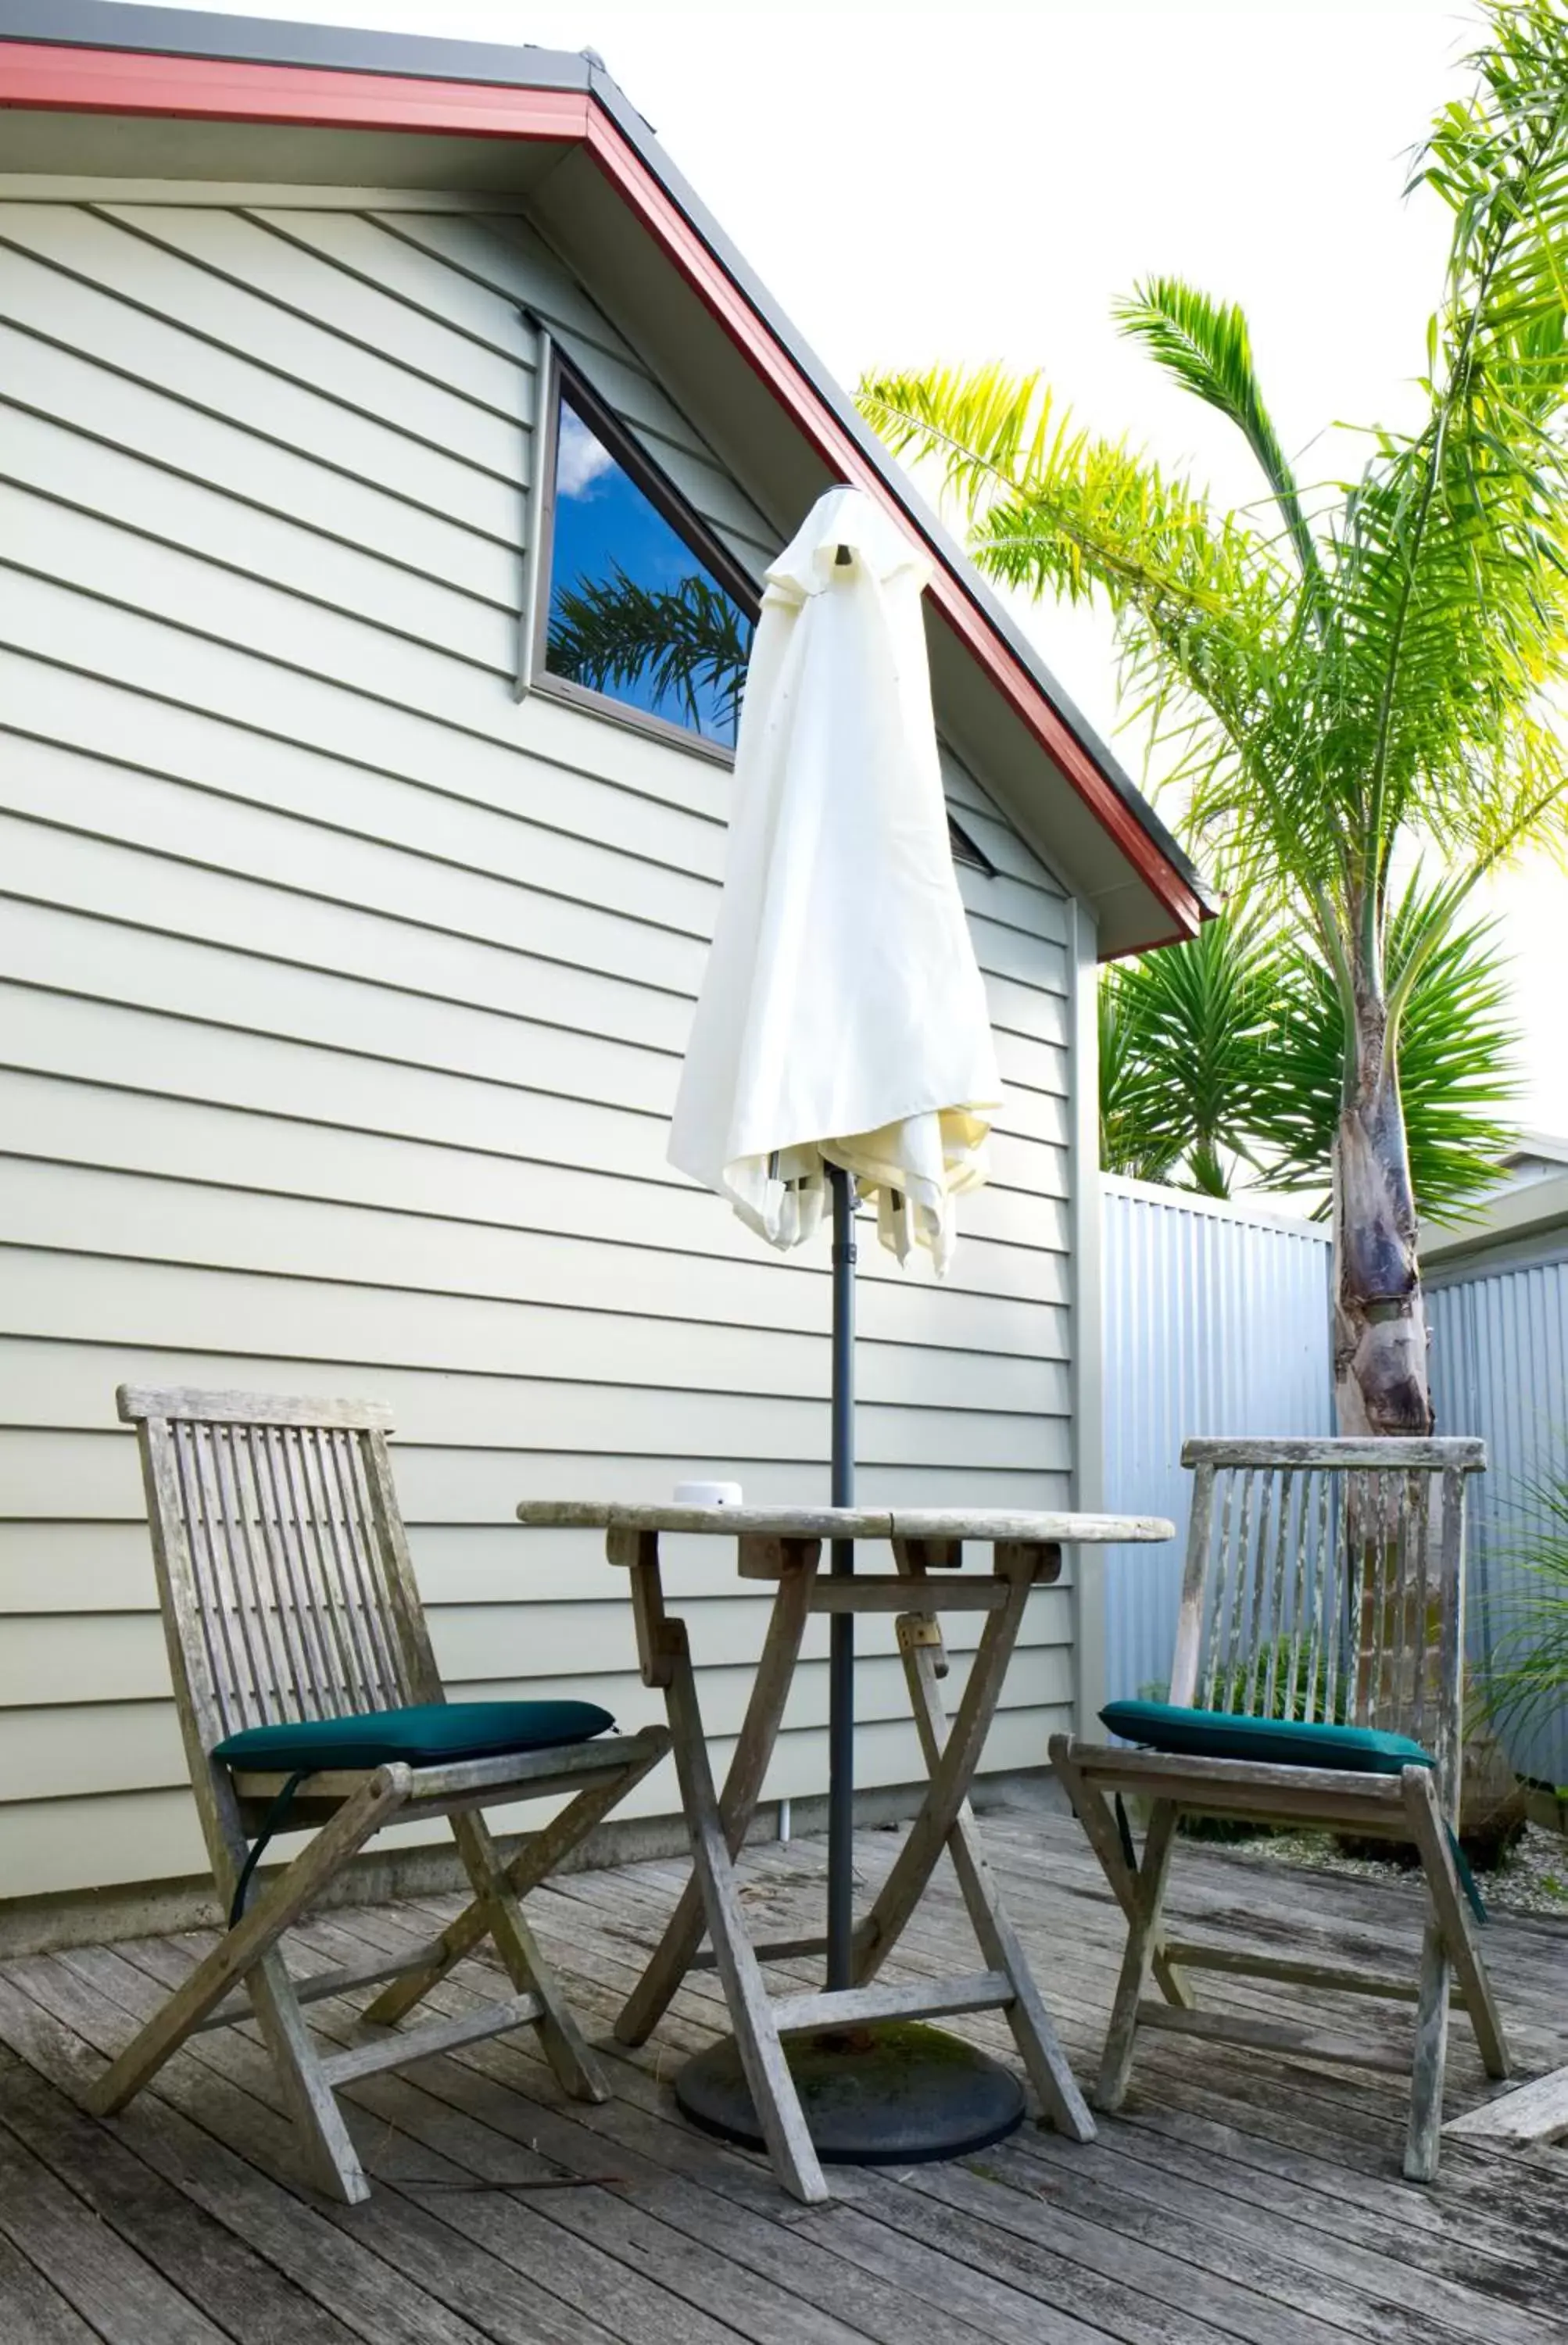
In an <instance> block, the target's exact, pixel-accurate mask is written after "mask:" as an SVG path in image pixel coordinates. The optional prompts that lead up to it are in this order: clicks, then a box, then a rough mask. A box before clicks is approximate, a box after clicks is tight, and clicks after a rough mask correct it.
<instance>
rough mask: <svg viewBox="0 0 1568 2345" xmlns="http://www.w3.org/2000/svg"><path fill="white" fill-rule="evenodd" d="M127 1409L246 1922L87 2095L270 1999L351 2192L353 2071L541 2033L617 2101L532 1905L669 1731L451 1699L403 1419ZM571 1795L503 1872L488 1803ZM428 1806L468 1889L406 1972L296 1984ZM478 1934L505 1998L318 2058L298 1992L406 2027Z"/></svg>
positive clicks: (253, 1401) (207, 1818) (163, 1587)
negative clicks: (317, 1932) (356, 1865)
mask: <svg viewBox="0 0 1568 2345" xmlns="http://www.w3.org/2000/svg"><path fill="white" fill-rule="evenodd" d="M117 1399H118V1402H119V1413H120V1416H121V1417H122V1419H123V1420H125V1421H126V1422H127V1423H130V1424H134V1425H135V1426H137V1435H138V1439H139V1445H140V1449H141V1460H142V1473H143V1478H144V1480H145V1483H146V1487H147V1500H148V1525H149V1528H150V1530H151V1534H152V1545H153V1556H154V1560H155V1563H156V1566H157V1570H158V1597H159V1600H160V1602H161V1604H162V1608H163V1618H164V1628H165V1632H166V1635H167V1638H168V1657H169V1666H170V1670H171V1671H172V1674H173V1678H174V1690H175V1700H176V1702H177V1704H178V1711H179V1719H180V1725H181V1729H182V1731H183V1732H184V1736H185V1747H186V1755H187V1758H188V1761H189V1765H190V1780H191V1783H192V1786H193V1788H194V1790H195V1793H196V1802H197V1807H198V1809H199V1813H200V1817H201V1824H202V1829H203V1831H204V1832H205V1833H206V1836H207V1845H208V1850H209V1854H210V1856H211V1860H212V1869H213V1873H214V1876H215V1878H216V1880H217V1883H218V1886H219V1892H220V1893H221V1894H222V1896H223V1898H224V1900H225V1902H226V1903H229V1929H228V1931H227V1933H226V1934H225V1935H224V1937H223V1938H222V1939H221V1940H220V1941H219V1944H218V1945H217V1946H216V1947H214V1949H213V1951H212V1952H211V1953H210V1954H209V1955H208V1956H207V1957H206V1959H205V1960H204V1961H203V1962H202V1963H200V1964H199V1965H198V1967H197V1968H196V1969H195V1970H194V1971H193V1972H192V1973H191V1974H190V1976H189V1978H188V1979H187V1981H186V1982H185V1984H184V1985H183V1986H181V1987H180V1988H179V1989H178V1992H177V1993H176V1994H174V1995H171V1996H170V1998H169V2000H168V2003H167V2004H165V2005H164V2006H163V2008H162V2009H161V2010H160V2011H159V2012H158V2014H157V2015H155V2016H154V2017H153V2018H152V2019H151V2020H149V2021H148V2024H147V2025H146V2026H145V2027H144V2028H143V2029H142V2030H141V2032H140V2034H139V2035H137V2036H136V2038H135V2039H134V2041H133V2042H132V2043H130V2044H129V2045H128V2046H127V2047H126V2049H125V2050H124V2051H123V2052H122V2053H121V2054H120V2055H119V2057H118V2058H117V2060H116V2061H115V2062H114V2064H113V2066H111V2067H110V2068H109V2069H107V2072H106V2073H105V2075H104V2076H102V2077H101V2078H100V2079H99V2080H98V2083H97V2086H96V2088H95V2090H94V2092H93V2094H92V2096H91V2100H92V2106H93V2108H94V2109H95V2111H96V2112H97V2113H98V2114H99V2115H107V2114H108V2113H109V2112H110V2111H112V2110H116V2109H119V2108H122V2107H123V2106H125V2104H126V2103H127V2101H128V2100H129V2099H130V2098H131V2097H132V2096H133V2095H134V2094H135V2093H137V2092H138V2091H139V2090H140V2088H141V2087H142V2086H143V2085H145V2084H146V2083H147V2082H148V2078H149V2077H151V2076H153V2075H154V2074H155V2072H156V2071H157V2070H158V2067H160V2066H161V2065H162V2063H163V2062H164V2061H165V2060H167V2059H168V2056H169V2055H170V2053H171V2052H173V2051H175V2050H176V2049H177V2048H178V2046H179V2045H180V2044H181V2043H183V2042H184V2040H185V2039H186V2037H187V2036H188V2035H191V2034H193V2033H194V2032H195V2031H196V2030H198V2029H199V2028H204V2027H216V2026H221V2025H226V2024H227V2023H229V2022H230V2021H232V2020H235V2019H239V2018H242V2017H244V2016H246V2015H247V2013H248V2011H249V2012H253V2013H254V2015H255V2017H256V2019H257V2021H258V2023H259V2025H260V2028H261V2031H262V2034H263V2035H264V2036H265V2038H266V2041H267V2044H268V2046H269V2048H270V2052H271V2054H272V2056H273V2059H274V2060H275V2061H276V2062H277V2065H278V2070H279V2074H280V2077H281V2080H282V2083H283V2086H284V2088H285V2091H286V2093H287V2096H288V2099H289V2102H290V2107H291V2109H292V2111H293V2114H294V2116H295V2117H296V2119H297V2121H298V2123H299V2125H300V2130H301V2132H302V2134H303V2136H304V2139H305V2142H306V2145H307V2147H308V2151H309V2158H310V2164H311V2168H312V2170H313V2173H314V2176H315V2178H316V2179H317V2180H318V2181H319V2182H320V2184H321V2187H322V2188H325V2189H326V2190H328V2191H329V2192H330V2193H331V2195H333V2196H335V2197H338V2198H343V2199H346V2200H348V2201H349V2202H350V2203H353V2202H355V2201H358V2200H360V2199H362V2198H367V2197H368V2196H369V2191H370V2186H369V2183H368V2182H367V2180H366V2178H365V2175H364V2172H363V2169H362V2168H361V2165H360V2161H359V2158H358V2156H357V2155H356V2153H355V2150H354V2147H353V2144H352V2142H351V2140H350V2138H349V2134H348V2129H347V2127H346V2126H345V2125H344V2122H343V2117H342V2113H341V2110H340V2108H339V2106H338V2103H337V2099H336V2089H337V2087H338V2086H341V2085H343V2084H345V2083H347V2082H349V2081H350V2080H351V2079H352V2078H354V2077H358V2076H369V2075H372V2074H373V2073H374V2072H375V2071H376V2070H378V2069H381V2068H395V2067H402V2066H404V2065H405V2064H406V2063H408V2062H409V2061H411V2060H418V2059H421V2058H423V2056H425V2055H426V2054H428V2053H431V2052H438V2051H443V2050H449V2049H451V2048H452V2046H454V2045H458V2044H469V2043H473V2042H475V2041H477V2040H479V2039H480V2038H482V2037H484V2036H487V2035H499V2034H501V2033H502V2032H503V2031H504V2030H505V2029H508V2028H513V2027H521V2026H525V2025H531V2026H534V2027H536V2028H537V2029H538V2030H539V2033H540V2036H541V2038H542V2040H543V2043H544V2046H545V2052H546V2055H547V2056H548V2058H549V2060H550V2063H551V2065H552V2066H553V2067H554V2069H555V2073H556V2075H557V2076H559V2078H560V2080H561V2082H562V2084H563V2086H565V2089H566V2090H567V2091H568V2092H570V2093H572V2094H574V2095H575V2096H576V2097H578V2098H579V2099H582V2100H591V2101H602V2100H605V2099H607V2098H608V2092H609V2088H608V2086H606V2082H605V2079H604V2076H603V2074H602V2072H601V2070H600V2067H599V2065H598V2063H597V2061H596V2059H595V2057H594V2056H593V2055H592V2053H591V2052H590V2051H589V2050H588V2047H587V2046H586V2045H585V2043H584V2041H583V2037H582V2035H581V2033H580V2031H579V2029H578V2026H577V2023H576V2021H575V2019H574V2018H573V2016H572V2014H571V2012H570V2010H569V2008H568V2006H567V2005H566V2001H565V1996H564V1995H563V1994H562V1991H561V1987H560V1985H559V1983H558V1981H557V1980H556V1978H555V1975H554V1974H553V1972H552V1971H551V1969H550V1966H549V1964H547V1963H546V1962H545V1958H544V1956H543V1955H542V1954H541V1953H540V1951H539V1948H538V1946H537V1944H536V1943H535V1938H534V1935H533V1933H532V1932H531V1930H530V1929H529V1927H528V1924H527V1923H526V1922H525V1921H524V1917H523V1913H522V1909H521V1906H520V1904H519V1902H518V1901H519V1900H520V1899H521V1898H522V1897H523V1896H524V1894H525V1893H526V1892H527V1891H528V1890H529V1889H531V1888H532V1887H534V1886H535V1883H538V1882H540V1881H543V1880H544V1879H545V1876H546V1875H547V1874H548V1873H550V1872H552V1871H553V1870H554V1869H555V1867H556V1866H557V1865H558V1864H559V1863H560V1862H561V1860H562V1859H563V1858H564V1857H565V1855H566V1854H567V1853H569V1852H570V1850H572V1849H573V1848H574V1847H575V1845H576V1844H577V1843H578V1842H579V1841H580V1840H581V1839H582V1838H583V1836H584V1834H585V1833H586V1832H589V1831H591V1830H592V1828H593V1826H594V1825H595V1824H596V1823H598V1822H599V1821H600V1820H601V1818H603V1817H604V1816H606V1814H607V1813H608V1812H609V1811H610V1810H611V1809H612V1808H613V1807H614V1806H615V1805H616V1802H618V1801H619V1800H621V1799H622V1798H623V1797H624V1796H625V1794H626V1792H628V1791H630V1789H631V1788H632V1786H633V1784H635V1783H636V1782H638V1781H639V1780H640V1779H641V1778H642V1777H643V1776H644V1775H646V1774H647V1771H648V1770H649V1769H650V1768H651V1767H653V1766H654V1765H656V1764H657V1761H658V1760H659V1759H661V1758H662V1757H663V1755H664V1753H665V1751H667V1749H668V1747H669V1734H668V1731H667V1728H665V1727H663V1726H650V1727H646V1728H644V1729H643V1730H642V1731H640V1732H638V1733H636V1734H630V1735H626V1736H624V1737H616V1738H615V1739H613V1740H605V1741H598V1740H594V1739H591V1738H593V1737H596V1736H597V1735H598V1734H600V1733H601V1732H603V1731H604V1730H605V1729H606V1728H608V1727H610V1726H612V1725H613V1723H614V1721H612V1720H611V1719H610V1718H609V1716H608V1714H607V1712H606V1711H601V1710H598V1709H596V1707H595V1706H594V1705H592V1704H590V1703H586V1702H506V1703H496V1702H473V1703H470V1702H453V1703H448V1702H447V1701H446V1699H445V1696H444V1693H443V1689H442V1684H441V1680H440V1677H439V1675H438V1674H437V1670H436V1666H435V1659H434V1654H433V1650H432V1646H431V1640H430V1635H429V1631H428V1629H427V1628H426V1625H425V1619H424V1611H423V1607H422V1605H421V1603H420V1599H419V1591H418V1589H417V1588H416V1586H415V1584H414V1578H413V1571H412V1565H411V1563H410V1560H409V1553H408V1546H407V1542H406V1539H405V1538H404V1535H403V1527H402V1517H401V1516H400V1514H399V1511H398V1503H397V1497H396V1493H395V1491H394V1489H393V1487H392V1460H391V1457H390V1456H389V1453H388V1449H387V1437H386V1436H387V1432H388V1429H389V1427H390V1426H391V1423H392V1413H391V1411H390V1410H389V1409H387V1408H385V1407H382V1406H380V1405H379V1404H377V1403H375V1402H373V1401H364V1402H359V1401H315V1400H286V1399H273V1398H270V1397H268V1396H262V1395H256V1394H250V1393H202V1392H151V1391H139V1390H136V1389H133V1388H132V1387H130V1386H121V1387H120V1389H119V1392H118V1395H117ZM564 1792H570V1793H572V1794H574V1795H575V1796H574V1797H573V1798H572V1799H571V1800H570V1802H569V1804H568V1805H567V1806H566V1807H565V1809H564V1810H563V1811H562V1812H560V1813H559V1814H558V1815H557V1816H555V1818H554V1819H553V1820H552V1822H550V1823H549V1824H547V1825H546V1826H545V1830H544V1831H543V1832H539V1833H536V1834H535V1835H534V1836H533V1837H532V1838H531V1839H530V1840H529V1841H528V1842H527V1843H525V1844H524V1848H523V1850H522V1852H521V1853H519V1854H518V1855H517V1856H515V1857H514V1859H513V1861H512V1862H511V1863H510V1864H508V1865H506V1866H504V1867H503V1866H502V1864H501V1863H500V1860H499V1856H498V1853H497V1851H496V1848H495V1844H494V1841H493V1839H492V1838H491V1835H490V1832H489V1829H488V1827H487V1826H486V1824H485V1823H484V1821H483V1817H482V1814H481V1811H482V1810H483V1809H484V1808H487V1807H495V1806H499V1805H501V1804H503V1803H505V1802H514V1801H520V1800H528V1799H536V1798H544V1797H545V1796H548V1795H552V1794H560V1793H564ZM426 1816H447V1817H449V1818H450V1819H451V1822H452V1830H453V1838H454V1839H455V1841H456V1843H457V1846H458V1851H459V1853H460V1855H461V1857H462V1860H463V1869H464V1871H465V1872H466V1873H467V1875H468V1878H469V1881H470V1883H472V1884H473V1903H472V1904H471V1905H469V1906H468V1907H467V1908H466V1909H465V1910H464V1912H463V1914H462V1915H461V1916H460V1917H459V1919H458V1920H457V1921H455V1922H453V1924H452V1925H451V1926H450V1928H448V1929H447V1930H445V1931H443V1933H442V1934H441V1936H440V1937H438V1938H435V1939H433V1940H432V1941H430V1942H429V1944H426V1945H424V1946H423V1947H421V1948H420V1949H419V1950H418V1951H417V1952H415V1953H413V1954H405V1955H403V1956H402V1957H401V1958H400V1959H399V1960H397V1961H395V1962H392V1961H388V1962H386V1963H383V1964H379V1965H377V1964H371V1965H369V1966H367V1967H366V1968H364V1969H355V1970H349V1971H335V1972H328V1973H322V1974H314V1975H312V1976H311V1978H310V1979H309V1980H308V1981H304V1982H297V1981H295V1980H293V1979H291V1978H290V1974H289V1972H288V1970H287V1968H286V1967H285V1965H284V1962H283V1956H282V1952H281V1947H280V1941H281V1939H282V1937H283V1935H284V1933H285V1932H286V1931H288V1930H289V1929H290V1928H292V1927H293V1926H294V1925H295V1924H297V1923H299V1922H300V1920H301V1919H302V1918H303V1917H304V1915H305V1914H306V1913H307V1911H308V1910H309V1908H310V1907H311V1904H312V1903H315V1902H316V1901H317V1900H318V1899H319V1897H320V1895H321V1892H322V1891H323V1890H324V1889H325V1888H326V1886H327V1884H328V1883H330V1882H331V1879H332V1878H333V1876H334V1875H335V1874H336V1873H338V1872H340V1871H341V1868H342V1866H343V1865H344V1864H346V1863H348V1861H349V1859H350V1858H351V1856H353V1855H354V1854H355V1853H357V1852H358V1851H359V1850H360V1849H361V1848H363V1847H364V1845H365V1843H367V1842H368V1841H369V1840H370V1839H371V1837H372V1834H374V1833H375V1832H380V1831H381V1830H382V1826H383V1825H386V1824H389V1823H392V1822H399V1823H407V1822H413V1821H414V1820H416V1819H419V1818H423V1817H426ZM311 1824H315V1825H319V1826H320V1830H319V1831H318V1832H316V1833H315V1836H314V1838H313V1839H312V1840H311V1841H310V1842H309V1843H308V1844H307V1846H306V1848H305V1849H304V1852H303V1853H302V1854H300V1855H299V1856H297V1857H296V1858H295V1859H294V1861H293V1863H291V1864H290V1865H288V1866H287V1867H286V1868H285V1869H284V1871H283V1872H282V1873H280V1874H279V1875H278V1876H277V1877H276V1878H274V1879H272V1880H270V1881H269V1882H268V1883H267V1885H266V1886H265V1887H264V1888H262V1889H261V1890H260V1893H259V1894H257V1895H255V1896H254V1897H249V1888H250V1883H251V1876H252V1873H253V1870H254V1865H255V1861H256V1857H257V1856H258V1855H259V1854H260V1846H261V1845H264V1843H265V1841H266V1839H267V1838H268V1837H269V1836H270V1833H271V1832H274V1831H277V1830H280V1829H283V1828H285V1826H286V1828H287V1829H288V1830H290V1831H292V1830H295V1829H296V1828H298V1827H299V1826H301V1825H311ZM258 1835H259V1836H260V1838H259V1839H258V1843H257V1845H256V1846H255V1847H249V1846H248V1843H250V1842H251V1841H252V1839H256V1838H257V1836H258ZM248 1898H249V1902H248ZM486 1937H488V1938H490V1939H491V1940H493V1941H494V1945H495V1949H496V1952H497V1953H498V1954H499V1955H500V1958H501V1961H502V1963H503V1964H504V1968H505V1970H506V1972H507V1974H508V1975H509V1977H510V1979H511V1983H512V1986H513V1990H514V1992H513V1993H512V1994H511V1995H509V1996H507V1997H505V1998H504V1999H503V2000H502V2001H500V2002H496V2003H493V2004H489V2005H485V2006H484V2008H483V2009H481V2010H478V2011H475V2012H472V2013H467V2014H464V2015H463V2017H462V2018H460V2019H453V2020H443V2021H438V2022H433V2023H431V2024H428V2025H424V2026H423V2027H420V2028H416V2029H411V2030H410V2031H408V2032H407V2033H406V2034H399V2035H390V2034H388V2035H377V2036H373V2037H367V2038H366V2040H365V2041H363V2042H362V2043H356V2044H354V2045H352V2046H349V2047H348V2048H347V2049H345V2050H341V2051H338V2052H335V2053H332V2054H330V2055H325V2056H323V2054H322V2053H321V2052H320V2051H318V2049H317V2048H316V2046H315V2044H314V2042H313V2041H312V2039H311V2035H310V2032H309V2030H308V2028H307V2027H306V2025H305V2022H304V2016H303V2012H302V2009H301V2006H302V2005H304V2004H306V2003H308V2002H311V2001H313V2000H315V1999H316V1998H318V1997H320V1996H322V1995H341V1994H342V1993H344V1992H346V1991H347V1990H349V1989H351V1988H353V1987H358V1986H364V1985H372V1984H374V1983H377V1982H380V1981H383V1980H388V1979H390V1980H392V1981H393V1984H392V1985H391V1986H390V1987H388V1988H387V1989H386V1991H385V1992H384V1993H383V1994H382V1996H381V1997H380V1998H379V2000H378V2001H377V2002H375V2003H373V2004H372V2005H371V2007H370V2009H369V2010H368V2012H367V2013H366V2014H365V2016H366V2018H367V2019H368V2020H370V2021H372V2022H390V2021H392V2020H393V2019H396V2018H399V2017H401V2016H402V2014H403V2013H404V2012H405V2011H407V2010H408V2009H409V2008H411V2006H412V2005H413V2004H415V2003H417V2002H418V2001H419V2000H420V1998H421V1997H422V1996H423V1995H426V1994H427V1993H428V1992H429V1990H430V1989H431V1988H432V1987H433V1985H435V1984H436V1983H437V1981H438V1980H440V1979H441V1978H443V1977H444V1976H445V1974H446V1973H447V1972H448V1971H449V1970H450V1969H451V1968H452V1966H453V1964H454V1963H456V1962H458V1961H459V1960H461V1958H462V1957H463V1955H464V1954H467V1953H468V1952H469V1951H470V1950H471V1949H472V1948H473V1947H474V1946H476V1945H477V1944H479V1943H480V1941H481V1940H482V1939H484V1938H486ZM239 1988H243V1989H244V1994H243V1995H239V1994H237V1993H235V1992H234V1991H235V1990H236V1989H239Z"/></svg>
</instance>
